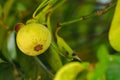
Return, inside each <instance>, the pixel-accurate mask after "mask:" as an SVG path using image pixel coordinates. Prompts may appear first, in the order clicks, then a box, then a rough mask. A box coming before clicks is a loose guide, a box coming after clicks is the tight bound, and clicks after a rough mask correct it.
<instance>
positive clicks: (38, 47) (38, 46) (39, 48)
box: [34, 44, 43, 51]
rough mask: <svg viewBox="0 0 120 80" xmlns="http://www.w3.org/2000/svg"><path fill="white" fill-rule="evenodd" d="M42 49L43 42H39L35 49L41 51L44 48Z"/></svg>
mask: <svg viewBox="0 0 120 80" xmlns="http://www.w3.org/2000/svg"><path fill="white" fill-rule="evenodd" d="M42 49H43V45H41V44H38V45H37V46H35V47H34V50H35V51H39V50H42Z"/></svg>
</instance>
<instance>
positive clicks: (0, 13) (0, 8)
mask: <svg viewBox="0 0 120 80" xmlns="http://www.w3.org/2000/svg"><path fill="white" fill-rule="evenodd" d="M2 11H3V10H2V6H1V4H0V18H1V17H2Z"/></svg>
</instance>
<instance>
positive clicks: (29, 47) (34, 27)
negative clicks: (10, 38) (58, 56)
mask: <svg viewBox="0 0 120 80" xmlns="http://www.w3.org/2000/svg"><path fill="white" fill-rule="evenodd" d="M16 42H17V46H18V48H19V49H20V50H21V51H22V52H23V53H25V54H26V55H29V56H37V55H39V54H42V53H43V52H45V51H46V50H47V49H48V47H49V46H50V43H51V33H50V32H49V30H48V29H47V28H46V27H45V26H44V25H42V24H39V23H29V24H26V25H22V27H21V28H20V29H19V31H18V33H17V37H16Z"/></svg>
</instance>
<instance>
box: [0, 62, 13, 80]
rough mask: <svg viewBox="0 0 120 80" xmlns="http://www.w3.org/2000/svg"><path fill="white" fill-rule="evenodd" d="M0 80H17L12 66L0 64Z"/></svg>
mask: <svg viewBox="0 0 120 80" xmlns="http://www.w3.org/2000/svg"><path fill="white" fill-rule="evenodd" d="M0 80H15V77H14V73H13V66H12V65H11V64H9V63H0Z"/></svg>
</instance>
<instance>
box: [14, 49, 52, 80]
mask: <svg viewBox="0 0 120 80" xmlns="http://www.w3.org/2000/svg"><path fill="white" fill-rule="evenodd" d="M16 62H17V64H19V66H20V68H21V69H22V72H23V74H24V79H25V80H37V79H38V78H40V79H41V80H52V77H53V74H52V73H51V72H50V71H49V70H48V69H47V68H46V67H45V65H44V64H43V63H42V62H41V61H40V60H39V59H38V58H37V59H36V58H34V57H30V56H27V55H24V54H23V53H22V52H20V51H19V50H18V57H17V59H16Z"/></svg>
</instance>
